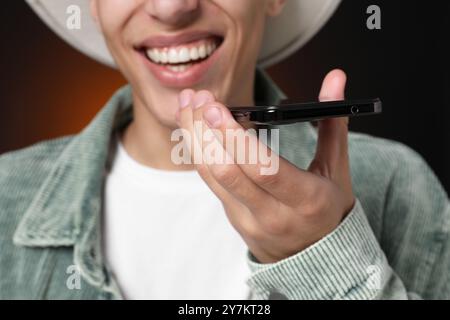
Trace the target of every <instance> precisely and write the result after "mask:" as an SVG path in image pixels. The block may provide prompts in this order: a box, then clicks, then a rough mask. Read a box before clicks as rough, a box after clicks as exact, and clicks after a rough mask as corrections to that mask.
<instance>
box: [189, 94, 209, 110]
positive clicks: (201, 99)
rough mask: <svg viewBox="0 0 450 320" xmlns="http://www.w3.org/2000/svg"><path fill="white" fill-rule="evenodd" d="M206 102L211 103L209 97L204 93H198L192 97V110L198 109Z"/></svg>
mask: <svg viewBox="0 0 450 320" xmlns="http://www.w3.org/2000/svg"><path fill="white" fill-rule="evenodd" d="M208 102H213V99H212V97H211V95H210V94H208V93H206V92H199V93H197V94H196V95H195V97H194V103H193V105H194V109H198V108H200V107H201V106H203V105H204V104H205V103H208Z"/></svg>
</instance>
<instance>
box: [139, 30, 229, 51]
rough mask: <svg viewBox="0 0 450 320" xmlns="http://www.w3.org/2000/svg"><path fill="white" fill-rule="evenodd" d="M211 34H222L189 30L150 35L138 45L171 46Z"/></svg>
mask: <svg viewBox="0 0 450 320" xmlns="http://www.w3.org/2000/svg"><path fill="white" fill-rule="evenodd" d="M212 36H216V37H217V36H219V37H222V35H219V34H217V33H212V32H211V31H189V32H184V33H181V34H175V35H158V36H151V37H148V38H147V39H145V40H144V41H142V42H141V43H140V44H139V47H140V48H164V47H173V46H178V45H182V44H185V43H189V42H193V41H196V40H200V39H204V38H208V37H212Z"/></svg>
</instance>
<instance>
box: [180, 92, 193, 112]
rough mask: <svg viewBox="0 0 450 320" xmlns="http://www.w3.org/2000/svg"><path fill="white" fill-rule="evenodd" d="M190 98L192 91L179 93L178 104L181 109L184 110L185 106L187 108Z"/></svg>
mask: <svg viewBox="0 0 450 320" xmlns="http://www.w3.org/2000/svg"><path fill="white" fill-rule="evenodd" d="M192 96H193V93H192V91H189V90H184V91H182V92H181V93H180V96H179V103H180V108H181V109H184V108H186V107H187V106H189V104H190V103H191V101H192Z"/></svg>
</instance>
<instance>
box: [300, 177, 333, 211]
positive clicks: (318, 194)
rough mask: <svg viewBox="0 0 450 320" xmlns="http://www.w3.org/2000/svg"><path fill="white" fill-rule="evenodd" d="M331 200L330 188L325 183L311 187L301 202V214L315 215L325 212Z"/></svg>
mask: <svg viewBox="0 0 450 320" xmlns="http://www.w3.org/2000/svg"><path fill="white" fill-rule="evenodd" d="M330 200H331V190H330V187H329V186H328V185H327V184H321V185H320V186H317V187H315V188H313V190H312V191H311V194H310V196H309V197H308V200H307V201H306V202H305V203H303V204H302V214H303V215H305V216H316V215H318V214H320V213H322V212H325V211H326V210H327V208H328V206H329V203H330Z"/></svg>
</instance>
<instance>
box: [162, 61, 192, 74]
mask: <svg viewBox="0 0 450 320" xmlns="http://www.w3.org/2000/svg"><path fill="white" fill-rule="evenodd" d="M191 66H192V63H188V64H180V65H176V66H172V65H170V64H169V65H167V68H169V69H170V70H172V71H173V72H184V71H186V70H187V69H188V68H190V67H191Z"/></svg>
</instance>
